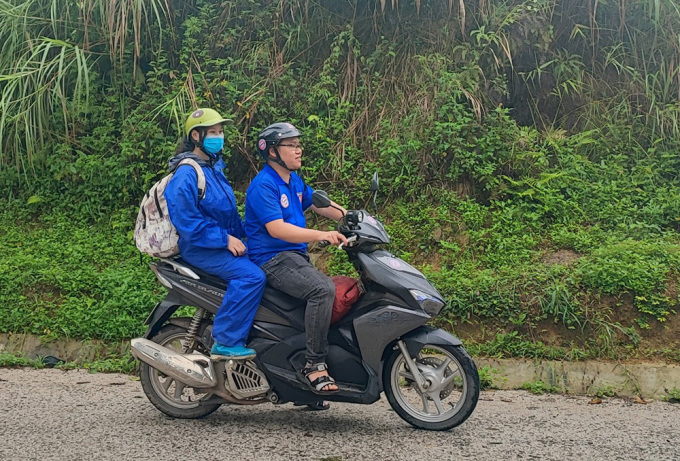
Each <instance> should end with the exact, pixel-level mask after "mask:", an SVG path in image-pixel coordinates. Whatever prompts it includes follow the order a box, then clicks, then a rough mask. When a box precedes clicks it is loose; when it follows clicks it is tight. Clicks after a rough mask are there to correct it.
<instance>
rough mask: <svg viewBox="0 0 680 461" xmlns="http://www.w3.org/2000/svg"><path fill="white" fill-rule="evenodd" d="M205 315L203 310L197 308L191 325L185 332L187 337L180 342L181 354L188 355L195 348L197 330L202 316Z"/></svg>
mask: <svg viewBox="0 0 680 461" xmlns="http://www.w3.org/2000/svg"><path fill="white" fill-rule="evenodd" d="M204 315H205V309H203V308H201V307H199V308H198V309H196V313H195V314H194V316H193V318H192V319H191V324H190V325H189V329H188V330H187V335H186V336H185V337H184V341H182V354H188V353H189V352H191V351H192V350H194V349H195V348H196V345H195V342H196V339H197V337H198V336H197V333H198V328H199V327H200V326H201V321H203V316H204Z"/></svg>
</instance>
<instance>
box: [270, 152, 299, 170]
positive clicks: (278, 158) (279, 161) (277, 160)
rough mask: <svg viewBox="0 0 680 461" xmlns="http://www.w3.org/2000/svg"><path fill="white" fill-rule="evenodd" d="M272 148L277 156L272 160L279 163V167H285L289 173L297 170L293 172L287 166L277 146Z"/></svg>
mask: <svg viewBox="0 0 680 461" xmlns="http://www.w3.org/2000/svg"><path fill="white" fill-rule="evenodd" d="M272 147H273V148H274V153H275V154H276V158H274V159H271V160H273V161H274V162H276V163H278V164H279V165H281V166H282V167H284V168H285V169H286V170H288V171H295V170H291V169H290V168H288V165H286V162H284V161H283V159H282V158H281V155H280V154H279V149H277V148H276V146H272Z"/></svg>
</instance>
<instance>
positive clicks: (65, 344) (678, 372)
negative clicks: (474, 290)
mask: <svg viewBox="0 0 680 461" xmlns="http://www.w3.org/2000/svg"><path fill="white" fill-rule="evenodd" d="M128 349H129V341H122V342H117V343H108V344H107V343H104V342H102V341H96V340H84V341H76V340H56V341H50V342H45V341H44V340H42V339H41V338H40V337H39V336H36V335H29V334H5V333H2V334H0V352H10V353H15V354H16V353H20V354H22V355H23V356H24V357H28V358H35V357H38V356H41V357H45V356H48V355H52V356H55V357H58V358H60V359H62V360H66V361H69V362H88V361H93V360H97V359H103V358H107V357H109V356H110V355H120V354H123V353H125V352H126V351H127V350H128ZM474 360H475V363H476V364H477V367H479V368H482V367H483V366H487V367H490V368H491V369H492V370H491V379H492V383H493V387H496V388H499V389H519V388H521V387H522V386H523V385H526V384H531V383H536V382H537V381H541V382H543V383H545V384H546V385H548V386H550V388H552V389H553V390H557V391H559V392H565V393H568V394H574V395H596V394H598V393H599V394H605V395H617V396H619V397H632V396H635V395H637V396H641V397H644V398H648V399H649V398H652V399H661V398H664V397H667V396H668V391H670V390H672V389H680V365H677V364H671V363H663V362H605V361H594V360H592V361H584V362H560V361H555V360H537V361H532V360H526V359H493V358H484V357H476V358H474Z"/></svg>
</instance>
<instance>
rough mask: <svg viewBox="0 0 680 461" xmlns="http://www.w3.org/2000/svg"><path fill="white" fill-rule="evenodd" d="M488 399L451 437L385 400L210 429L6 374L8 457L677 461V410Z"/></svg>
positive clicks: (0, 448)
mask: <svg viewBox="0 0 680 461" xmlns="http://www.w3.org/2000/svg"><path fill="white" fill-rule="evenodd" d="M589 400H590V399H589V398H588V397H569V396H560V395H539V396H537V395H532V394H529V393H527V392H524V391H488V392H483V393H482V396H481V399H480V401H479V404H478V405H477V409H476V410H475V412H474V413H473V415H472V416H471V417H470V419H469V420H468V421H467V422H466V423H464V424H463V425H462V426H459V427H458V428H455V429H453V430H451V431H448V432H426V431H420V430H415V429H413V428H411V426H409V425H408V424H406V423H405V422H404V421H402V420H401V419H400V418H399V417H398V416H397V415H396V413H394V412H393V411H392V410H391V409H390V407H389V404H388V403H387V401H386V400H385V399H382V400H381V401H380V402H377V403H375V404H373V405H368V406H360V405H350V404H339V403H333V404H332V408H331V409H330V410H328V411H324V412H309V411H305V410H303V409H302V408H299V407H293V406H292V405H290V404H288V405H282V406H278V407H274V406H273V405H271V404H263V405H258V406H250V407H241V406H226V405H225V406H223V407H221V408H220V409H219V410H217V412H215V413H213V414H212V415H210V416H208V417H207V418H205V419H202V420H173V419H169V418H167V417H165V416H164V415H162V414H161V413H160V412H158V411H157V410H156V409H155V408H154V407H153V406H152V405H151V404H150V403H149V402H148V401H147V400H146V397H145V396H144V394H143V392H142V389H141V386H140V384H139V382H138V381H136V380H135V379H134V378H131V377H130V376H127V375H120V374H89V373H87V372H86V371H82V370H78V371H67V372H65V371H61V370H53V369H52V370H33V369H0V459H1V460H28V459H31V460H33V459H34V460H100V459H101V460H133V459H134V460H147V459H149V460H150V459H154V460H201V461H203V460H206V459H220V460H222V459H225V460H226V459H230V460H269V459H272V460H289V459H312V460H327V461H331V460H332V461H341V460H343V461H344V460H446V459H451V460H458V459H475V460H512V459H539V460H564V459H578V460H678V459H680V405H678V404H670V403H666V402H659V401H656V402H649V403H648V404H646V405H643V404H636V403H631V402H630V401H628V400H622V399H606V400H605V401H604V402H603V403H601V404H599V405H589V404H588V402H589Z"/></svg>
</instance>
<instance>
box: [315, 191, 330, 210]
mask: <svg viewBox="0 0 680 461" xmlns="http://www.w3.org/2000/svg"><path fill="white" fill-rule="evenodd" d="M312 203H313V204H314V206H315V207H317V208H328V207H329V206H331V199H330V198H329V197H328V194H327V193H326V192H325V191H322V190H315V191H314V193H313V194H312Z"/></svg>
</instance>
